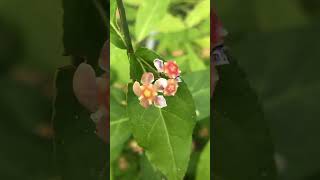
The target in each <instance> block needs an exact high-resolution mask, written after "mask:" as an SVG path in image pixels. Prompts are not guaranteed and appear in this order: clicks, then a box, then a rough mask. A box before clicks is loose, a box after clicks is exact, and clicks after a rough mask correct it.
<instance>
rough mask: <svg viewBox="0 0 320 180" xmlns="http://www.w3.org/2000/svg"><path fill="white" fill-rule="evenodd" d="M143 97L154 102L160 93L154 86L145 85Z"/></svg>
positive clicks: (142, 92)
mask: <svg viewBox="0 0 320 180" xmlns="http://www.w3.org/2000/svg"><path fill="white" fill-rule="evenodd" d="M141 95H142V98H145V99H148V100H152V99H154V97H155V96H157V95H158V93H157V92H156V90H155V88H154V87H153V85H152V84H149V85H143V86H142V87H141Z"/></svg>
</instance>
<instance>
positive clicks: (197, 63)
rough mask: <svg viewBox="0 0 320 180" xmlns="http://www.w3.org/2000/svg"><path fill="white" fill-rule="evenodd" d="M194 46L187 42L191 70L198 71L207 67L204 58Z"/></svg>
mask: <svg viewBox="0 0 320 180" xmlns="http://www.w3.org/2000/svg"><path fill="white" fill-rule="evenodd" d="M193 47H194V46H191V44H186V45H185V48H186V50H187V52H188V59H187V61H188V64H189V67H190V70H191V71H198V70H203V69H206V65H205V64H204V62H203V60H202V59H200V58H199V57H198V55H197V53H196V52H195V51H194V49H193Z"/></svg>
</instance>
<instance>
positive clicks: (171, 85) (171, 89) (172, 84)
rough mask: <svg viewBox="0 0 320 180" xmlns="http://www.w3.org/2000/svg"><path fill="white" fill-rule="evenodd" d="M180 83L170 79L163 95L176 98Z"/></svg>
mask: <svg viewBox="0 0 320 180" xmlns="http://www.w3.org/2000/svg"><path fill="white" fill-rule="evenodd" d="M178 87H179V86H178V81H176V80H175V79H169V80H168V81H167V86H166V87H165V88H164V91H163V94H164V95H165V96H174V95H175V94H176V92H177V90H178Z"/></svg>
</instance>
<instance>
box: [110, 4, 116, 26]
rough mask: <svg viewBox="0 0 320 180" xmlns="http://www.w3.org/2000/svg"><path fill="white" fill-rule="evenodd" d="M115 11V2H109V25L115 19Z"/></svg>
mask: <svg viewBox="0 0 320 180" xmlns="http://www.w3.org/2000/svg"><path fill="white" fill-rule="evenodd" d="M116 11H117V2H116V0H110V23H112V22H113V20H114V18H115V17H116Z"/></svg>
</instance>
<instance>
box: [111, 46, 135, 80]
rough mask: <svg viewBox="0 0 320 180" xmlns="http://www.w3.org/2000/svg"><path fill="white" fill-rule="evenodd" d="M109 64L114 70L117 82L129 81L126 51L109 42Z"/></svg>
mask: <svg viewBox="0 0 320 180" xmlns="http://www.w3.org/2000/svg"><path fill="white" fill-rule="evenodd" d="M110 65H111V66H110V68H111V69H112V70H114V71H115V72H116V74H117V77H118V81H119V82H122V83H127V82H129V81H130V77H129V60H128V57H127V53H126V51H125V50H122V49H119V48H117V47H116V46H114V45H113V44H110Z"/></svg>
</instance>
